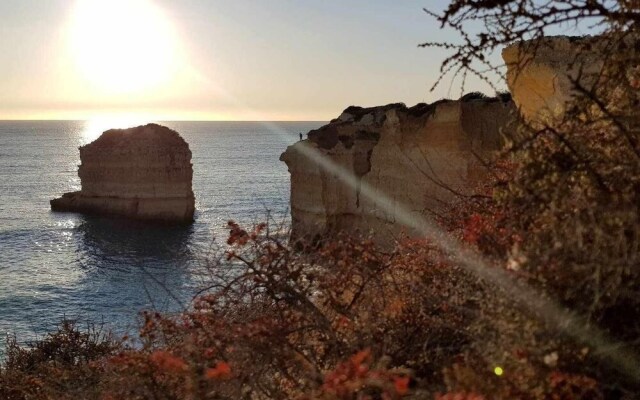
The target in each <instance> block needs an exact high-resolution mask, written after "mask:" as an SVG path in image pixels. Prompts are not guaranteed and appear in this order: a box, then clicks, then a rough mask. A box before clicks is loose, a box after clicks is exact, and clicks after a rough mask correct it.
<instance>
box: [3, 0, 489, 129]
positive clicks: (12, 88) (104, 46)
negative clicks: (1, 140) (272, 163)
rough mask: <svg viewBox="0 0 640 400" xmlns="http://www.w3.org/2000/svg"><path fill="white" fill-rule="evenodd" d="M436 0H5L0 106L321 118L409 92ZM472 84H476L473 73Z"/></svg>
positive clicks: (425, 70)
mask: <svg viewBox="0 0 640 400" xmlns="http://www.w3.org/2000/svg"><path fill="white" fill-rule="evenodd" d="M447 3H448V1H445V0H421V1H418V0H402V1H391V0H366V1H365V0H348V1H345V0H269V1H262V0H253V1H250V0H234V1H228V0H180V1H169V0H47V1H42V0H3V1H2V2H0V16H1V18H2V21H1V23H0V88H2V90H0V119H92V118H110V117H118V118H123V117H124V118H127V117H130V118H137V119H141V118H147V119H155V120H328V119H331V118H334V117H335V116H337V115H338V114H339V112H340V111H341V110H342V109H344V108H345V107H347V106H349V105H352V104H353V105H363V106H372V105H380V104H385V103H391V102H405V103H407V104H409V105H412V104H415V103H418V102H425V101H426V102H430V101H434V100H437V99H439V98H442V97H457V96H458V95H459V94H460V88H459V86H455V85H454V86H453V87H451V86H450V82H445V84H444V85H442V86H441V87H440V88H438V90H436V91H435V92H429V88H430V86H431V85H432V84H433V83H434V81H435V79H436V77H437V75H438V69H439V66H440V62H441V61H442V59H443V58H444V56H445V54H444V53H442V52H440V51H437V50H433V49H422V48H418V46H417V45H418V44H419V43H421V42H424V41H429V40H443V39H453V37H452V36H450V35H451V33H450V32H446V31H444V32H442V31H440V30H439V26H438V24H437V23H436V22H435V21H434V20H433V19H432V18H430V17H429V16H427V15H426V14H425V13H424V12H423V11H422V8H423V7H430V8H432V9H442V8H443V7H444V5H445V4H447ZM467 88H468V90H484V91H487V92H488V93H490V94H491V92H492V91H491V90H489V89H488V88H487V87H486V86H485V85H482V84H480V83H479V82H477V81H470V82H469V83H468V85H467Z"/></svg>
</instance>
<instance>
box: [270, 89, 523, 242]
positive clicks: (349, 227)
mask: <svg viewBox="0 0 640 400" xmlns="http://www.w3.org/2000/svg"><path fill="white" fill-rule="evenodd" d="M514 110H515V108H514V107H513V103H512V102H511V101H510V100H509V99H500V98H492V99H487V98H484V97H482V96H477V95H476V96H465V97H464V98H463V99H461V100H458V101H450V100H442V101H439V102H436V103H433V104H418V105H416V106H414V107H411V108H408V107H406V106H405V105H404V104H390V105H386V106H382V107H373V108H361V107H349V108H347V109H346V110H344V112H343V113H342V115H340V116H339V117H338V118H337V119H335V120H333V121H331V122H330V123H329V124H328V125H325V126H323V127H321V128H319V129H317V130H314V131H311V132H309V133H308V136H307V137H308V138H307V139H306V140H303V141H300V142H298V143H296V144H294V145H292V146H289V147H288V148H287V150H286V151H285V152H284V153H283V154H282V155H281V157H280V160H281V161H284V162H285V163H286V164H287V166H288V168H289V172H290V174H291V216H292V232H291V237H292V239H293V240H296V239H300V238H314V237H318V236H319V237H322V236H325V235H327V234H330V233H331V232H336V231H345V232H354V233H355V232H359V233H361V234H364V235H368V234H369V233H373V237H374V239H376V240H378V241H380V242H389V241H390V239H391V238H392V237H393V236H394V235H397V234H399V233H401V232H404V233H406V234H408V235H413V234H415V233H414V232H406V231H404V230H403V229H404V228H403V227H402V226H400V224H397V223H396V215H397V212H405V211H406V212H409V213H411V214H412V215H415V216H424V215H431V214H430V212H431V211H436V210H442V208H443V204H446V203H448V202H450V201H451V200H452V199H453V198H454V197H455V196H456V195H457V194H460V193H462V194H470V193H471V190H472V189H473V188H474V187H475V186H476V184H477V183H478V181H480V180H481V179H483V178H484V177H485V176H486V174H487V171H486V169H485V167H484V166H483V159H486V158H488V157H490V156H491V154H493V152H495V151H497V150H499V149H500V148H501V146H502V137H501V133H500V131H501V128H503V127H506V126H508V124H509V122H510V121H512V115H513V111H514ZM364 185H366V187H368V188H371V189H372V191H373V192H377V193H383V194H384V197H385V198H384V199H383V198H375V197H374V196H369V195H366V193H363V191H362V187H363V186H364ZM369 192H371V191H369ZM383 201H385V202H390V203H391V204H385V205H384V207H381V202H383ZM390 209H391V210H394V211H393V212H389V211H388V210H390ZM401 210H402V211H401Z"/></svg>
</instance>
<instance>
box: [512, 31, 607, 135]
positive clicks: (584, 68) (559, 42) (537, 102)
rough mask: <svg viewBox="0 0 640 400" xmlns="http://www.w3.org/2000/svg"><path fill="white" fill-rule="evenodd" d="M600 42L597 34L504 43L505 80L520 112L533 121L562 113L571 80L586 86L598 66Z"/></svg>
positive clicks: (572, 91)
mask: <svg viewBox="0 0 640 400" xmlns="http://www.w3.org/2000/svg"><path fill="white" fill-rule="evenodd" d="M603 45H604V43H603V42H602V41H599V40H598V38H597V37H568V36H552V37H546V38H542V39H540V40H536V41H523V42H518V43H515V44H513V45H511V46H508V47H506V48H505V49H504V50H503V51H502V58H503V59H504V61H505V63H506V65H507V83H508V85H509V90H510V91H511V95H512V96H513V100H514V101H515V103H516V104H517V105H518V108H519V109H520V111H521V114H522V116H523V117H524V118H525V119H526V120H528V121H529V122H533V123H548V122H550V121H553V120H554V119H555V118H558V117H560V116H562V115H563V114H564V112H565V110H566V106H567V103H568V102H569V101H570V100H571V99H572V98H573V96H575V94H576V91H575V89H574V88H575V84H574V82H579V83H580V85H582V86H584V87H589V84H590V83H591V82H592V81H593V80H594V79H595V77H596V76H597V74H598V73H599V71H600V70H601V68H602V64H603V59H602V53H603V52H601V49H600V47H601V46H603Z"/></svg>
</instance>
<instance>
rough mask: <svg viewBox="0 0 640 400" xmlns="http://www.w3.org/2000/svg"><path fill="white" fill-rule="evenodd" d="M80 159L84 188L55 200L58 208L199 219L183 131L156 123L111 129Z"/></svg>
mask: <svg viewBox="0 0 640 400" xmlns="http://www.w3.org/2000/svg"><path fill="white" fill-rule="evenodd" d="M80 161H81V165H80V168H79V170H78V175H79V176H80V181H81V185H82V189H81V190H80V191H79V192H73V193H65V194H64V195H63V196H62V197H61V198H58V199H55V200H51V209H52V210H54V211H72V212H83V213H92V214H110V215H119V216H124V217H128V218H134V219H143V220H155V221H162V222H176V223H189V222H192V221H193V214H194V210H195V199H194V195H193V190H192V186H191V181H192V178H193V168H192V164H191V150H189V145H188V144H187V142H185V141H184V139H182V138H181V137H180V135H179V134H178V133H177V132H175V131H173V130H171V129H169V128H166V127H164V126H160V125H156V124H149V125H145V126H139V127H137V128H130V129H113V130H109V131H106V132H104V133H103V134H102V135H101V136H100V137H99V138H98V139H97V140H95V141H94V142H92V143H90V144H88V145H86V146H83V147H80Z"/></svg>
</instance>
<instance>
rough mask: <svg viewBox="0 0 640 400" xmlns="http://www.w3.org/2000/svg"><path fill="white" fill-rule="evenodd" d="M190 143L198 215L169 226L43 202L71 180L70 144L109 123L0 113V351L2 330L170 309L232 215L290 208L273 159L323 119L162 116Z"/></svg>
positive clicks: (126, 326) (251, 216)
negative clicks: (56, 209)
mask: <svg viewBox="0 0 640 400" xmlns="http://www.w3.org/2000/svg"><path fill="white" fill-rule="evenodd" d="M162 124H164V125H166V126H169V127H171V128H173V129H175V130H177V131H178V132H180V134H181V135H182V136H183V137H184V138H185V140H186V141H187V142H188V143H189V146H190V148H191V151H192V152H193V169H194V179H193V189H194V192H195V195H196V209H197V211H196V216H195V223H194V224H193V225H192V226H189V227H182V228H168V227H160V226H153V225H147V224H140V223H134V222H130V221H124V220H117V219H107V218H100V217H89V216H82V215H78V214H66V213H52V212H51V211H50V209H49V200H50V199H51V198H53V197H56V196H59V195H61V194H62V193H64V192H68V191H73V190H78V189H79V188H80V181H79V179H78V176H77V165H78V164H79V162H80V160H79V153H78V149H77V148H78V146H81V145H83V144H86V143H88V142H90V141H92V140H93V139H95V138H96V137H97V135H99V133H100V132H101V131H102V130H103V129H102V128H104V129H106V128H108V126H106V125H105V126H100V124H98V125H96V124H94V123H90V122H82V121H80V122H72V121H64V122H60V121H56V122H9V121H6V122H2V121H0V357H1V356H2V351H3V349H4V340H5V338H6V335H7V334H11V335H12V334H16V335H18V337H19V338H20V339H22V340H31V339H33V338H35V337H41V336H42V335H43V334H45V333H46V332H48V331H51V330H52V329H53V328H54V327H55V326H56V324H57V323H59V322H60V320H61V319H62V318H65V317H66V318H68V319H78V320H80V321H93V322H97V323H101V322H103V321H104V323H105V324H106V326H107V327H108V328H112V329H114V330H115V331H117V332H127V331H131V330H134V329H135V328H136V326H137V322H136V321H137V316H138V313H139V312H140V311H141V310H143V309H158V310H161V311H173V310H177V309H179V308H180V304H181V303H182V304H184V303H188V301H189V299H190V298H191V296H192V294H193V293H194V290H195V288H197V287H198V286H199V285H200V281H199V279H197V276H198V274H197V271H198V270H199V269H200V268H201V267H202V265H204V263H205V262H206V258H207V253H208V252H209V251H210V250H209V249H210V248H211V244H212V242H213V239H214V238H215V237H217V238H219V240H220V241H222V242H224V240H225V239H226V233H227V232H226V230H225V224H226V221H227V220H229V219H234V220H236V221H239V222H241V223H245V224H251V223H253V222H255V221H259V220H261V219H264V217H265V215H266V212H267V210H270V211H271V213H272V214H273V215H274V216H275V218H286V217H287V216H288V204H289V174H288V172H287V168H286V166H285V165H284V163H282V162H280V161H279V160H278V158H279V156H280V153H282V152H283V151H284V149H285V148H286V147H287V146H288V145H290V144H292V143H294V142H295V141H297V140H298V132H305V133H306V132H307V131H308V130H310V129H313V128H316V127H318V126H320V125H322V123H320V122H286V123H260V122H250V123H246V122H164V123H162Z"/></svg>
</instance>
